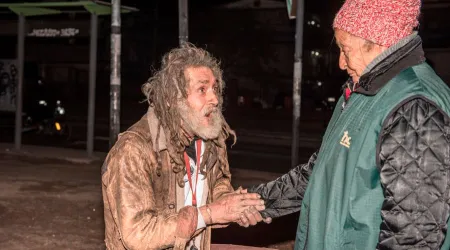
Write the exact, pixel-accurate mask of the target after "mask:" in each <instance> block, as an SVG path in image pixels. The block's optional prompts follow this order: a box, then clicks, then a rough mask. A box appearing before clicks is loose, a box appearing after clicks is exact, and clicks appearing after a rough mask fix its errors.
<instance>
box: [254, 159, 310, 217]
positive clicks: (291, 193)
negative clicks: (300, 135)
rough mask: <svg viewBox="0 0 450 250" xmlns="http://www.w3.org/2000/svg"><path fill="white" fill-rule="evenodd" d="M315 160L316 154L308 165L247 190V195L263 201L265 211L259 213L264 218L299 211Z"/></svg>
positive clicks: (302, 165) (300, 166)
mask: <svg viewBox="0 0 450 250" xmlns="http://www.w3.org/2000/svg"><path fill="white" fill-rule="evenodd" d="M316 158H317V152H316V153H314V154H313V155H312V156H311V157H310V159H309V161H308V163H305V164H301V165H298V166H297V167H295V168H293V169H292V170H290V171H289V172H288V173H286V174H284V175H282V176H280V177H278V178H277V179H275V180H273V181H271V182H268V183H265V184H260V185H258V186H253V187H251V188H249V189H248V192H249V193H258V194H260V195H261V198H262V199H263V200H264V201H265V206H266V209H265V210H264V211H262V212H261V215H262V216H263V217H264V218H267V217H270V218H277V217H281V216H283V215H287V214H291V213H295V212H298V211H299V210H300V207H301V205H302V199H303V196H304V194H305V190H306V186H307V185H308V180H309V176H310V175H311V172H312V169H313V167H314V163H315V161H316Z"/></svg>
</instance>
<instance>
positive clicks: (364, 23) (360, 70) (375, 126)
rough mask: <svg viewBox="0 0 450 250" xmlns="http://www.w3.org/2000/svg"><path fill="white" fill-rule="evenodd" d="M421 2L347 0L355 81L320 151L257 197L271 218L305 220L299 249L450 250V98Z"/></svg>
mask: <svg viewBox="0 0 450 250" xmlns="http://www.w3.org/2000/svg"><path fill="white" fill-rule="evenodd" d="M420 7H421V2H420V1H419V0H347V1H345V3H344V5H343V6H342V8H341V9H340V10H339V12H338V13H337V15H336V17H335V19H334V22H333V29H334V32H335V39H336V44H337V46H338V47H339V49H340V55H339V67H340V68H341V69H342V70H345V71H346V72H347V73H348V75H349V79H348V81H347V82H346V83H345V84H344V86H343V90H344V91H343V95H342V97H341V98H340V100H339V102H338V103H337V106H336V108H335V111H334V114H333V117H332V118H331V121H330V123H329V124H330V125H329V127H328V129H327V131H326V133H325V136H324V137H323V138H324V139H323V142H322V145H321V147H320V150H319V151H318V152H317V153H315V154H314V155H313V156H311V158H310V160H309V162H308V163H306V164H302V165H299V166H298V167H296V168H294V169H292V170H291V171H290V172H288V173H287V174H285V175H283V176H281V177H279V178H278V179H276V180H274V181H271V182H269V183H265V184H261V185H258V186H254V187H251V188H250V189H249V190H248V192H256V193H259V194H260V195H261V197H262V199H264V200H265V203H266V209H265V210H264V211H261V215H262V217H264V218H268V217H270V218H277V217H280V216H283V215H286V214H289V213H293V212H297V211H299V210H300V220H299V224H298V229H297V235H296V242H295V249H296V250H300V249H313V250H316V249H333V250H347V249H359V250H368V249H380V250H385V249H405V250H406V249H408V250H409V249H442V250H444V249H445V250H448V249H450V236H449V234H448V233H447V232H448V226H449V215H450V135H449V134H450V116H449V114H450V89H449V88H448V87H447V85H446V84H445V83H444V82H443V81H442V80H441V79H440V78H439V77H438V76H437V75H436V73H435V72H434V71H433V69H432V68H431V67H430V66H429V65H428V64H427V63H426V62H425V56H424V51H423V49H422V40H421V38H420V36H419V35H418V33H417V31H416V29H417V27H418V25H419V22H418V17H419V15H420Z"/></svg>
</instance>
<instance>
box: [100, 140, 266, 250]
mask: <svg viewBox="0 0 450 250" xmlns="http://www.w3.org/2000/svg"><path fill="white" fill-rule="evenodd" d="M123 137H124V136H123ZM118 144H119V145H116V146H115V147H114V148H113V149H112V150H116V151H118V152H119V153H116V154H115V155H114V157H112V158H108V159H107V162H106V166H107V167H106V168H105V172H104V174H103V176H102V179H103V183H104V185H105V183H107V186H106V194H107V199H108V201H109V205H110V208H111V212H112V214H113V217H114V221H115V223H116V225H117V227H118V229H119V233H120V236H121V240H122V243H123V244H124V246H125V247H126V248H127V249H140V250H141V249H165V248H169V247H175V248H176V249H184V247H185V243H186V242H187V241H189V240H190V239H191V238H192V237H193V236H194V234H195V232H196V230H197V228H198V211H200V212H201V213H202V216H203V218H204V221H205V224H206V225H212V224H223V223H230V222H233V221H236V220H237V219H239V215H240V214H241V213H242V212H243V211H244V210H245V209H246V208H247V207H248V206H261V205H262V204H263V201H262V200H260V199H259V198H258V197H259V195H257V194H236V193H231V194H230V195H226V196H221V197H218V198H217V200H215V201H214V202H213V203H212V204H209V205H208V206H209V208H210V211H209V213H208V211H206V210H204V208H203V207H200V208H199V209H197V208H195V207H193V206H186V207H183V208H182V209H181V210H180V211H179V212H178V213H175V212H174V211H172V210H171V209H169V208H166V209H163V210H158V209H157V208H156V203H155V196H154V192H153V189H152V186H151V182H152V179H151V175H150V170H151V167H150V165H149V164H151V163H150V162H157V161H156V160H149V158H152V157H153V158H154V156H152V155H151V153H149V151H150V149H149V148H147V147H146V146H144V145H143V143H142V144H140V146H136V142H130V141H127V139H126V138H121V141H120V142H118ZM210 214H211V215H210Z"/></svg>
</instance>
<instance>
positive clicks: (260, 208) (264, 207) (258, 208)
mask: <svg viewBox="0 0 450 250" xmlns="http://www.w3.org/2000/svg"><path fill="white" fill-rule="evenodd" d="M255 208H256V210H258V211H263V210H264V209H266V206H264V205H258V206H255Z"/></svg>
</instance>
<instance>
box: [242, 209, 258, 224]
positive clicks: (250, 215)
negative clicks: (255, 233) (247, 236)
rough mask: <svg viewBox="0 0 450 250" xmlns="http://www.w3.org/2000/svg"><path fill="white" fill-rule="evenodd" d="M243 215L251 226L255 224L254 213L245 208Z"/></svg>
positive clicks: (256, 221)
mask: <svg viewBox="0 0 450 250" xmlns="http://www.w3.org/2000/svg"><path fill="white" fill-rule="evenodd" d="M244 215H245V217H246V218H247V219H248V223H249V224H250V225H252V226H254V225H256V224H257V223H258V220H257V218H256V217H255V214H254V213H252V212H250V210H248V209H246V210H245V211H244Z"/></svg>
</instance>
